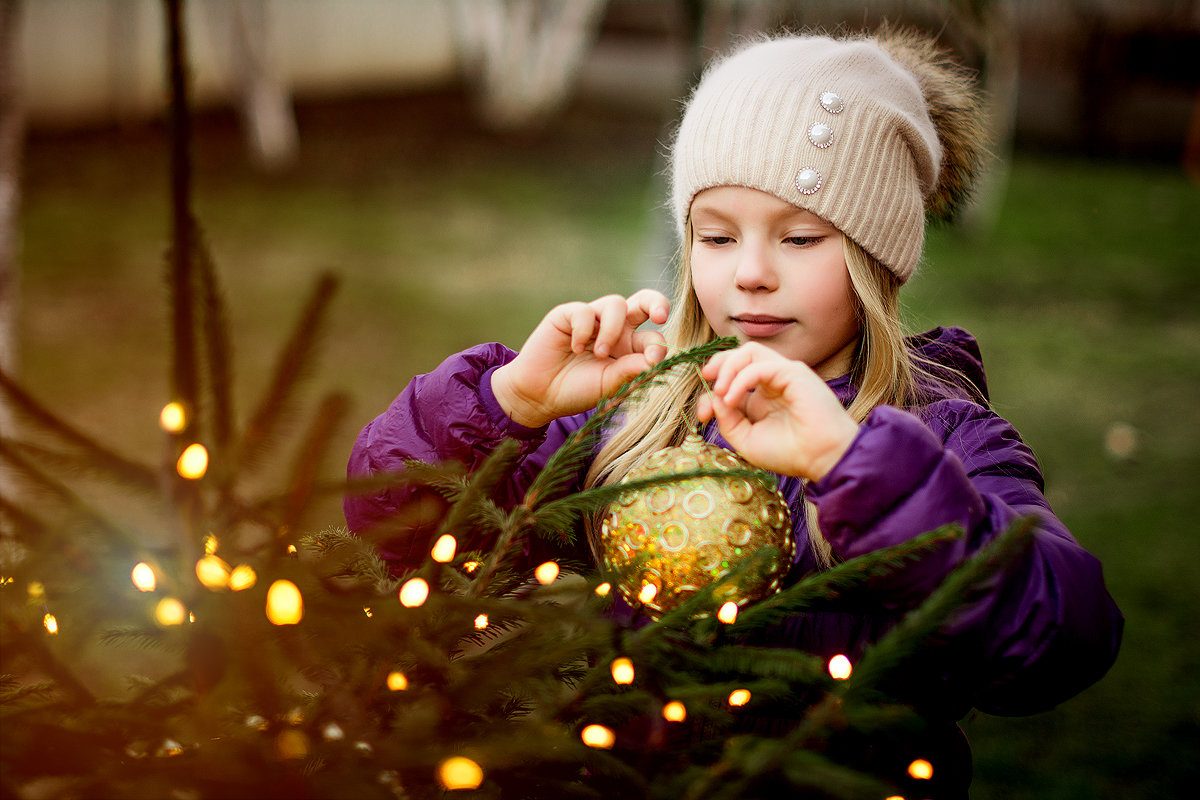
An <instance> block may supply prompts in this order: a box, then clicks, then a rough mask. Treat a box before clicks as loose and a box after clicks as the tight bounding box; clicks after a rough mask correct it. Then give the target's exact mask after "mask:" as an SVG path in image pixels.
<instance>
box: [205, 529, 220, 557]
mask: <svg viewBox="0 0 1200 800" xmlns="http://www.w3.org/2000/svg"><path fill="white" fill-rule="evenodd" d="M218 544H219V543H218V542H217V537H215V536H213V535H212V534H211V533H210V534H208V535H206V536H205V537H204V555H206V556H211V555H212V554H213V553H215V552H217V545H218Z"/></svg>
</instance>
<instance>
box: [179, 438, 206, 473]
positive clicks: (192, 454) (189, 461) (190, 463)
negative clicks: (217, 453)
mask: <svg viewBox="0 0 1200 800" xmlns="http://www.w3.org/2000/svg"><path fill="white" fill-rule="evenodd" d="M175 471H176V472H178V473H179V475H180V477H183V478H187V479H188V480H190V481H195V480H199V479H200V478H203V477H204V473H206V472H208V449H207V448H205V446H204V445H202V444H200V443H199V442H195V443H194V444H189V445H188V446H187V447H186V448H185V449H184V451H183V453H182V454H180V456H179V460H178V461H177V462H175Z"/></svg>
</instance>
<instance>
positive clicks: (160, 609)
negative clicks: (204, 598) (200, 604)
mask: <svg viewBox="0 0 1200 800" xmlns="http://www.w3.org/2000/svg"><path fill="white" fill-rule="evenodd" d="M154 618H155V619H156V620H158V624H159V625H182V624H183V621H184V620H185V619H187V609H186V608H184V607H183V603H181V602H179V601H178V600H177V599H175V598H174V597H164V598H163V599H162V600H159V601H158V605H157V606H155V607H154Z"/></svg>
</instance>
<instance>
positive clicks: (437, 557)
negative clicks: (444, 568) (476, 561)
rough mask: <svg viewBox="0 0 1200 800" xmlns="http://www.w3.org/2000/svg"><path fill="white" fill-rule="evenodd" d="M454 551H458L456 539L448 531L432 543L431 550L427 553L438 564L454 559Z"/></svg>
mask: <svg viewBox="0 0 1200 800" xmlns="http://www.w3.org/2000/svg"><path fill="white" fill-rule="evenodd" d="M456 552H458V540H457V539H455V538H454V537H453V536H451V535H450V534H448V533H443V534H442V535H441V536H439V537H438V540H437V541H436V542H434V543H433V550H431V551H430V553H429V555H430V557H431V558H433V560H434V561H436V562H438V563H439V564H449V563H450V562H451V561H453V560H454V554H455V553H456Z"/></svg>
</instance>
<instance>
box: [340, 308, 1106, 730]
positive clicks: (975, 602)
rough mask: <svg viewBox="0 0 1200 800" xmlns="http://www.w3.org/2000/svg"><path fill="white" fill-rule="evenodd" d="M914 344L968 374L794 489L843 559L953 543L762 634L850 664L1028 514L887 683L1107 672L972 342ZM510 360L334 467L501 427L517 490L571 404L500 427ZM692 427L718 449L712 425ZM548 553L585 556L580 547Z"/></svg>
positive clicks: (951, 689)
mask: <svg viewBox="0 0 1200 800" xmlns="http://www.w3.org/2000/svg"><path fill="white" fill-rule="evenodd" d="M913 346H914V347H916V348H917V349H918V350H919V351H920V353H921V354H922V355H924V356H925V357H926V358H927V359H931V360H932V361H934V362H935V363H938V364H943V365H947V366H952V367H953V368H955V369H956V370H957V371H958V373H959V374H960V375H961V376H963V377H965V378H967V379H969V380H970V381H971V383H972V384H973V385H968V384H964V386H965V388H964V389H963V390H962V391H960V392H953V391H951V392H946V393H944V394H946V395H951V396H944V397H943V398H942V399H938V400H935V401H933V402H930V403H929V404H927V405H925V406H923V407H922V408H921V409H920V410H919V412H918V413H917V414H913V413H909V412H906V411H901V410H898V409H896V408H892V407H888V406H882V407H879V408H876V409H875V410H874V411H872V412H871V414H870V416H869V417H868V418H867V419H866V421H865V422H864V423H863V424H862V426H861V427H860V431H859V434H858V437H857V438H856V439H855V440H854V443H853V444H852V445H851V447H850V450H849V451H848V452H847V453H846V455H845V456H844V457H843V458H842V460H841V461H840V462H839V463H838V464H837V465H836V466H835V467H834V468H833V470H832V471H831V472H830V473H829V474H828V475H826V476H825V478H823V479H822V480H821V481H819V482H817V483H814V484H811V485H809V486H808V488H807V492H808V496H809V498H810V499H811V500H812V501H813V502H814V503H815V504H816V507H817V509H818V518H819V520H820V525H821V529H822V531H823V532H824V534H825V536H826V538H827V539H828V540H829V542H830V543H831V544H832V546H833V550H834V552H835V554H836V555H837V556H838V557H840V558H842V559H849V558H852V557H854V556H857V555H861V554H863V553H867V552H870V551H872V550H876V549H878V548H881V547H885V546H888V545H893V544H897V543H901V542H904V541H906V540H908V539H911V538H912V537H914V536H916V535H918V534H920V533H923V532H925V531H929V530H932V529H934V528H937V527H939V526H941V525H944V524H946V523H959V524H961V525H962V526H963V528H964V529H965V530H966V536H965V537H963V538H962V539H961V540H958V541H956V542H954V543H953V544H952V545H951V546H948V547H943V548H940V549H938V550H936V551H935V552H933V553H930V554H929V555H928V556H927V557H925V558H923V559H921V560H920V561H918V563H916V564H914V565H912V566H911V567H909V568H907V569H905V570H904V571H902V572H899V573H897V574H895V575H893V576H892V577H891V578H890V579H888V580H886V581H880V582H878V583H876V584H873V586H872V588H873V590H874V592H875V594H874V595H873V601H872V603H871V604H870V605H869V606H868V607H862V608H858V609H856V610H855V612H854V613H849V612H838V613H833V612H828V613H807V614H802V615H797V616H796V617H794V618H792V619H789V620H788V621H787V622H786V623H784V624H783V625H782V626H781V627H780V628H779V629H778V630H775V631H772V632H771V635H770V636H769V637H767V638H768V639H769V643H772V644H775V645H787V646H792V647H798V648H800V649H802V650H806V651H808V652H813V653H817V654H821V655H825V656H830V655H833V654H836V653H846V654H848V655H850V656H851V658H852V659H853V658H854V657H855V655H857V654H859V653H861V652H862V650H863V648H864V646H865V645H866V644H869V643H870V642H871V641H874V640H876V639H878V638H879V636H880V635H882V634H883V633H884V632H885V631H886V630H887V629H888V628H890V627H891V626H892V625H894V624H895V623H896V621H897V620H898V619H899V618H900V616H901V615H902V613H903V611H904V609H906V608H909V607H911V606H912V605H913V604H914V603H915V602H917V601H919V600H920V599H921V598H922V597H924V596H925V595H927V594H928V593H929V592H931V591H932V590H933V589H934V588H935V587H937V586H938V584H939V583H940V582H941V581H942V580H943V579H944V578H945V576H946V575H947V574H948V573H949V572H950V571H952V570H953V569H954V568H955V567H956V566H957V565H959V564H960V563H962V561H963V560H964V559H966V558H968V557H969V556H970V555H971V554H972V553H974V552H975V551H976V550H978V549H979V548H980V547H982V546H983V545H985V544H986V543H987V542H988V541H989V540H991V539H992V538H993V537H995V536H996V535H997V534H998V533H1000V532H1002V531H1004V530H1005V529H1006V528H1007V526H1008V525H1009V523H1010V522H1012V521H1013V520H1014V519H1015V518H1017V517H1018V516H1023V515H1029V514H1034V515H1037V517H1038V518H1039V519H1040V520H1041V522H1040V525H1039V528H1038V530H1037V532H1036V534H1035V541H1034V544H1033V547H1032V548H1031V550H1030V551H1029V553H1028V555H1027V556H1026V557H1025V558H1024V559H1023V560H1022V561H1021V562H1019V563H1018V564H1016V565H1015V566H1014V567H1012V568H1011V569H1009V570H1007V571H1006V572H1005V573H1004V574H1001V575H997V576H995V577H994V579H992V580H991V581H990V583H989V584H988V585H987V587H986V591H984V592H981V593H980V595H979V596H978V597H975V598H973V599H972V601H971V602H969V603H968V604H967V605H965V606H964V607H963V608H961V609H959V610H958V611H957V612H956V614H955V616H954V617H953V619H952V620H951V623H950V624H949V625H948V626H947V627H945V628H944V629H943V630H942V631H941V632H940V634H939V636H938V637H937V638H936V640H935V641H934V642H932V643H930V646H929V647H926V648H923V650H922V653H921V654H920V655H918V656H917V661H916V663H915V665H914V666H913V667H912V668H910V669H907V670H906V675H905V678H904V680H905V684H906V687H905V691H906V693H907V694H908V695H909V696H910V697H912V698H913V699H914V702H917V703H918V704H919V705H921V706H923V707H924V708H925V709H926V710H927V711H929V712H930V713H931V714H933V715H935V716H937V717H940V718H942V719H949V720H953V719H958V718H960V717H961V716H962V715H964V714H965V713H966V712H967V710H968V709H969V708H971V707H975V708H978V709H980V710H982V711H985V712H988V713H992V714H1005V715H1010V714H1028V713H1034V712H1037V711H1042V710H1045V709H1048V708H1050V707H1052V706H1054V705H1055V704H1057V703H1059V702H1061V701H1063V700H1066V699H1067V698H1069V697H1071V696H1073V695H1074V694H1076V693H1077V692H1079V691H1081V690H1082V689H1084V688H1086V687H1087V686H1089V685H1090V684H1092V683H1093V682H1094V681H1096V680H1097V679H1099V678H1100V676H1102V675H1103V674H1104V673H1105V672H1106V671H1107V670H1108V668H1109V666H1110V665H1111V664H1112V662H1113V660H1114V659H1115V657H1116V653H1117V648H1118V645H1119V642H1120V637H1121V629H1122V624H1123V619H1122V616H1121V614H1120V612H1119V611H1118V610H1117V607H1116V605H1115V604H1114V603H1113V601H1112V599H1111V598H1110V597H1109V594H1108V592H1107V591H1106V589H1105V586H1104V581H1103V577H1102V574H1101V567H1100V563H1099V562H1098V561H1097V560H1096V559H1095V558H1094V557H1093V556H1092V555H1090V554H1089V553H1088V552H1087V551H1085V550H1084V549H1083V548H1082V547H1081V546H1080V545H1079V544H1078V543H1077V542H1076V541H1075V539H1074V538H1073V537H1072V536H1071V534H1070V533H1069V532H1068V531H1067V530H1066V528H1065V527H1064V526H1063V524H1062V523H1061V522H1060V521H1059V520H1058V519H1057V518H1056V517H1055V516H1054V514H1053V512H1052V511H1051V510H1050V507H1049V505H1048V504H1047V502H1046V499H1045V498H1044V497H1043V495H1042V489H1043V485H1042V476H1041V473H1040V471H1039V469H1038V465H1037V462H1036V460H1035V459H1034V456H1033V453H1032V452H1031V451H1030V450H1029V448H1028V447H1027V446H1026V445H1025V444H1024V443H1023V442H1022V441H1021V438H1020V436H1019V435H1018V434H1017V432H1016V431H1015V430H1014V429H1013V427H1012V426H1011V425H1009V424H1008V423H1007V422H1006V421H1005V420H1003V419H1001V418H1000V417H998V416H997V415H996V414H994V413H993V412H992V411H990V410H988V409H987V408H986V407H985V406H984V405H982V404H981V403H980V402H976V401H974V400H972V399H971V396H972V395H974V396H975V397H976V398H978V399H979V400H981V401H984V402H986V383H985V378H984V373H983V366H982V362H981V358H980V355H979V350H978V346H977V345H976V343H975V340H974V338H973V337H972V336H971V335H970V334H969V333H967V332H966V331H963V330H961V329H957V328H938V329H935V330H933V331H931V332H929V333H927V334H924V335H922V336H919V337H915V338H914V340H913ZM514 355H515V354H514V353H513V351H511V350H509V349H508V348H506V347H504V346H502V345H498V344H489V345H481V346H479V347H475V348H472V349H470V350H467V351H465V352H463V353H460V354H458V355H455V356H452V357H451V358H449V359H447V360H446V361H445V362H443V363H442V364H441V365H440V366H439V367H438V368H437V369H436V370H434V371H433V372H431V373H429V374H427V375H421V376H418V377H417V378H415V379H414V380H413V381H412V383H410V384H409V386H408V387H407V388H406V389H405V390H404V391H403V393H401V395H400V396H399V397H398V398H396V400H395V402H393V403H392V405H391V406H390V407H389V408H388V410H387V411H386V412H384V413H383V414H382V415H380V416H379V417H377V418H376V419H375V420H374V421H372V422H371V423H370V424H369V425H367V426H366V428H364V429H363V431H362V433H361V434H360V435H359V437H358V440H357V442H356V443H355V445H354V450H353V453H352V454H351V457H350V463H349V474H350V475H351V476H363V475H372V474H377V473H385V472H391V471H396V470H399V469H401V468H402V466H403V462H404V460H405V459H420V460H423V461H428V462H440V461H450V460H453V461H459V462H461V463H463V464H465V465H466V466H467V467H468V468H474V467H475V466H477V465H478V464H479V463H480V462H481V461H482V460H483V459H484V458H485V457H486V456H487V454H488V453H489V452H490V451H491V450H492V449H493V448H494V447H495V446H496V445H497V443H499V442H500V441H502V440H503V439H505V438H506V437H512V438H515V439H517V440H519V441H520V442H522V444H523V451H522V458H521V461H520V463H519V466H518V468H517V469H516V471H515V473H514V475H513V478H512V480H511V482H510V484H509V485H508V486H507V487H506V491H507V492H508V493H509V497H508V498H505V499H507V500H510V501H513V502H515V501H517V500H518V499H519V498H520V496H521V495H522V493H523V491H524V489H525V487H526V486H527V485H528V484H529V481H530V480H531V478H532V476H534V475H535V474H536V473H537V471H538V470H539V469H540V468H541V467H542V466H543V465H544V464H545V462H546V459H547V458H548V457H549V456H550V454H552V453H553V452H554V451H555V450H556V449H557V448H558V447H559V446H560V445H561V444H562V443H563V440H564V439H565V438H566V436H567V435H568V434H569V433H570V432H571V431H573V430H575V429H577V428H578V427H579V426H580V425H581V424H582V423H583V421H584V419H586V415H582V414H581V415H576V416H572V417H564V418H562V419H558V420H556V421H554V422H553V423H551V424H550V425H548V426H546V427H544V428H541V429H536V430H534V429H529V428H525V427H522V426H520V425H517V424H515V423H514V422H512V421H511V420H509V419H508V417H507V416H506V415H505V414H504V412H503V411H502V410H501V408H500V406H499V405H498V403H497V402H496V399H495V397H494V396H493V395H492V392H491V380H490V376H491V372H492V371H493V370H495V369H496V368H497V367H499V366H500V365H502V364H505V363H507V362H508V361H509V360H511V359H512V358H513V356H514ZM829 385H830V387H831V388H832V389H833V390H834V392H835V393H836V394H837V395H838V397H839V398H840V399H841V400H842V402H843V403H847V404H848V403H849V402H850V401H851V400H852V399H853V397H854V395H855V392H856V388H855V387H854V386H853V385H851V383H850V381H849V379H848V378H846V377H843V378H839V379H835V380H833V381H831V382H830V384H829ZM976 387H978V388H976ZM955 394H957V395H959V396H952V395H955ZM710 427H711V426H710ZM708 438H709V439H710V440H712V441H716V442H719V443H720V444H722V445H724V446H726V447H728V444H727V443H726V442H725V441H724V440H723V439H721V437H720V435H719V434H718V433H717V432H716V430H715V428H713V429H710V431H709V433H708ZM780 490H781V491H782V492H783V494H784V496H785V497H786V498H787V500H788V503H789V505H790V506H791V510H792V515H793V519H795V520H803V519H804V516H803V513H802V510H801V509H802V503H803V499H802V498H803V491H804V489H803V487H802V485H801V481H799V480H798V479H796V478H791V477H781V478H780ZM409 499H410V498H409V496H408V495H407V494H406V492H404V491H402V490H395V491H385V492H382V493H380V494H377V495H370V496H352V497H348V498H347V499H346V501H345V506H344V508H345V514H346V520H347V523H348V524H349V526H350V528H351V530H354V531H363V530H365V529H367V528H369V527H370V526H371V525H372V524H374V523H377V522H379V521H382V520H385V519H388V518H391V517H394V516H395V515H397V514H398V513H400V510H401V507H402V506H403V505H404V504H405V503H406V501H408V500H409ZM799 525H800V526H801V527H800V529H799V530H798V531H797V532H796V543H797V547H796V564H795V568H794V569H793V572H792V574H793V575H803V574H805V573H807V572H810V571H812V570H814V569H816V568H817V564H816V561H815V559H814V556H813V554H812V552H811V550H810V549H809V547H808V544H807V542H808V539H807V535H806V533H805V531H804V530H803V527H802V526H803V522H800V523H799ZM418 539H419V540H418ZM429 545H430V543H429V542H428V541H427V540H426V539H425V538H420V537H410V539H409V540H407V541H395V542H392V543H391V544H390V545H388V546H387V547H386V548H385V550H384V553H383V555H384V557H385V558H387V559H389V560H390V561H392V562H395V563H399V564H409V565H416V564H419V563H420V562H421V561H422V560H423V559H424V558H425V556H426V554H427V553H428V548H429ZM529 546H533V547H537V546H540V543H531V544H530V545H529ZM541 555H542V554H541V553H533V554H531V557H540V556H541ZM560 555H568V556H569V555H574V556H576V557H579V558H590V556H588V555H587V551H586V549H585V548H584V549H578V550H576V551H575V552H573V553H567V554H560Z"/></svg>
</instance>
